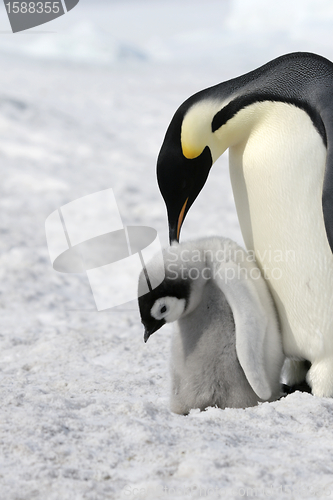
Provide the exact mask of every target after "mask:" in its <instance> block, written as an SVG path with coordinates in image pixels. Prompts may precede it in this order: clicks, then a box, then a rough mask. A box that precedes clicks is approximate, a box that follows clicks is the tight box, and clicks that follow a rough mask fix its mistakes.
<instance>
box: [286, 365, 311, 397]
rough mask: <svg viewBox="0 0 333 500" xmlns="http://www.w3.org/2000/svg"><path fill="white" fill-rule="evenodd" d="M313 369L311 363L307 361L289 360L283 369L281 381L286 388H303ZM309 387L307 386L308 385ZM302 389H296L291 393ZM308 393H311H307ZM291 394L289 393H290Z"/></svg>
mask: <svg viewBox="0 0 333 500" xmlns="http://www.w3.org/2000/svg"><path fill="white" fill-rule="evenodd" d="M310 367H311V363H310V362H309V361H307V360H294V359H289V358H287V359H286V360H285V362H284V365H283V367H282V374H281V380H282V384H283V385H284V386H285V387H289V388H291V389H293V388H294V387H297V386H302V383H303V382H304V380H305V378H306V374H307V373H308V371H309V369H310ZM306 385H307V384H306ZM298 390H301V389H294V390H291V391H290V392H294V391H298ZM307 392H311V390H310V391H307ZM288 394H289V392H288Z"/></svg>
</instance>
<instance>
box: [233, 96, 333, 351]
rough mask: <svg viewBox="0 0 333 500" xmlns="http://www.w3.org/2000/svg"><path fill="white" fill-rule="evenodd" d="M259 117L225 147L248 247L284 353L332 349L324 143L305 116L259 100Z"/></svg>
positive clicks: (332, 261) (332, 273) (332, 271)
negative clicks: (240, 139)
mask: <svg viewBox="0 0 333 500" xmlns="http://www.w3.org/2000/svg"><path fill="white" fill-rule="evenodd" d="M260 106H261V107H263V108H265V113H264V115H263V116H264V118H263V119H262V120H260V121H259V122H258V123H257V124H256V126H255V127H254V128H253V129H252V131H251V133H250V136H249V138H248V139H247V140H246V141H245V142H244V143H243V144H239V145H237V146H234V147H232V148H230V175H231V181H232V184H233V190H234V196H235V202H236V207H237V212H238V217H239V221H240V225H241V229H242V232H243V237H244V241H245V244H246V246H247V248H248V250H254V251H255V255H256V258H257V262H258V264H259V265H260V266H261V268H262V271H263V273H264V274H265V276H266V278H267V279H268V283H269V286H270V289H271V292H272V294H273V296H274V299H275V302H276V306H277V308H278V312H279V316H280V321H281V328H282V337H283V344H284V350H285V353H286V354H287V355H288V356H296V357H303V358H306V359H308V360H310V361H311V360H314V359H318V358H321V357H322V356H323V355H324V354H327V353H328V351H330V352H331V353H333V256H332V252H331V249H330V247H329V244H328V242H327V238H326V231H325V227H324V220H323V213H322V203H321V195H322V185H323V178H324V169H325V161H326V148H325V147H324V145H323V142H322V139H321V137H320V136H319V134H318V132H317V131H316V129H315V128H314V126H313V124H312V122H311V120H310V118H309V116H308V115H307V114H306V113H305V112H304V111H301V110H300V109H298V108H296V107H294V106H291V105H287V104H283V103H262V104H261V105H260Z"/></svg>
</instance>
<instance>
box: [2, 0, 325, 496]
mask: <svg viewBox="0 0 333 500" xmlns="http://www.w3.org/2000/svg"><path fill="white" fill-rule="evenodd" d="M1 9H2V10H1ZM0 13H1V16H0V30H1V32H0V61H1V68H2V72H1V79H0V132H1V140H0V160H1V170H0V172H1V182H0V191H1V193H0V220H1V224H0V233H1V237H0V277H1V280H0V292H1V303H0V304H1V309H0V318H1V330H0V343H1V349H0V352H1V354H0V370H1V372H0V373H1V375H0V376H1V392H2V394H1V401H2V404H1V406H0V447H1V454H0V497H1V499H2V498H3V499H6V500H14V499H15V500H18V499H19V500H32V499H38V500H39V499H41V500H58V499H62V500H66V499H70V500H81V499H87V500H102V499H120V498H129V499H137V498H146V499H152V498H154V499H156V498H161V499H168V498H172V499H183V498H211V499H217V498H228V499H229V498H230V499H240V498H244V497H258V498H265V497H270V498H274V499H275V498H279V499H280V498H295V499H296V498H304V499H313V498H317V497H319V498H320V497H324V498H325V497H331V496H332V495H333V479H332V466H331V465H332V460H333V446H332V444H333V440H332V431H331V429H332V425H333V401H332V400H331V399H326V398H316V397H313V396H312V395H310V394H307V393H299V392H296V393H294V394H291V395H289V396H287V397H285V398H283V399H281V400H279V401H276V402H273V403H264V404H262V405H259V406H258V407H255V408H248V409H245V410H238V409H226V410H220V409H217V408H209V409H208V410H207V411H205V412H201V413H200V412H198V411H197V410H193V411H192V412H191V413H190V415H188V416H186V417H184V416H179V415H175V414H172V413H171V412H170V410H169V406H168V393H169V372H168V356H169V348H170V334H171V327H169V326H165V327H163V329H162V330H161V331H159V332H157V333H156V334H155V335H153V336H152V338H151V339H150V340H149V342H148V343H147V344H144V342H143V331H142V326H141V324H140V319H139V314H138V310H137V305H136V303H134V302H133V303H130V304H126V305H123V306H119V307H117V308H115V309H111V310H107V311H104V312H99V313H98V312H97V311H96V308H95V305H94V301H93V297H92V293H91V290H90V287H89V283H88V280H87V277H86V276H85V275H80V274H73V275H71V274H60V273H57V272H55V271H54V270H53V269H52V267H51V263H50V259H49V255H48V251H47V245H46V240H45V231H44V223H45V220H46V218H47V217H48V216H49V215H50V214H51V213H52V212H53V211H54V210H56V209H57V208H58V207H60V206H62V205H64V204H66V203H69V202H71V201H73V200H75V199H77V198H79V197H82V196H85V195H89V194H91V193H94V192H97V191H100V190H103V189H107V188H110V187H111V188H113V191H114V193H115V196H116V199H117V203H118V206H119V210H120V213H121V216H122V220H123V223H124V224H132V225H147V226H151V227H153V228H155V229H156V230H157V231H158V234H159V236H160V239H161V241H162V243H163V245H166V244H167V221H166V214H165V207H164V203H163V200H162V199H161V196H160V193H159V190H158V187H157V182H156V175H155V164H156V157H157V154H158V151H159V148H160V145H161V143H162V140H163V137H164V133H165V131H166V128H167V125H168V124H169V121H170V119H171V117H172V115H173V113H174V111H175V110H176V108H177V107H178V105H179V104H180V103H181V102H182V101H183V100H184V99H186V98H187V97H188V96H189V95H191V94H192V93H194V92H195V91H197V90H200V89H202V88H205V87H207V86H209V85H213V84H215V83H217V82H219V81H223V80H225V79H227V78H230V77H233V76H237V75H238V74H241V73H244V72H246V71H248V70H251V69H253V68H255V67H256V66H258V65H259V64H262V63H264V62H266V61H268V60H270V59H272V58H273V57H276V56H278V55H280V54H282V53H286V52H290V51H293V50H307V51H312V52H317V53H320V54H322V55H324V56H326V57H328V58H330V59H333V44H332V41H333V30H332V22H333V4H332V2H331V0H318V1H316V2H313V1H312V0H307V1H305V0H294V1H293V2H290V1H288V2H287V1H285V0H280V2H274V3H273V2H265V1H264V0H247V1H246V2H245V1H244V0H230V1H228V0H223V1H221V0H219V1H218V0H207V1H205V2H201V1H200V2H199V1H198V0H193V1H190V0H169V1H168V0H154V1H153V0H150V1H149V0H136V1H135V2H134V0H126V1H110V0H109V1H106V0H105V1H102V0H100V1H94V2H93V1H88V0H81V1H80V3H79V4H78V6H77V7H75V9H73V10H72V11H71V12H70V13H68V14H66V15H65V16H63V17H61V18H58V19H57V20H55V21H53V22H52V23H50V24H48V25H44V26H41V27H38V29H35V30H32V31H34V33H32V31H31V32H27V33H19V34H17V35H12V34H10V32H9V30H10V28H9V22H8V20H7V18H6V16H5V10H4V7H0ZM215 233H218V234H222V235H225V236H228V237H230V238H232V239H235V240H236V241H237V242H238V243H242V238H241V234H240V231H239V227H238V221H237V217H236V213H235V208H234V204H233V197H232V192H231V188H230V183H229V175H228V168H227V156H224V157H223V158H221V159H220V160H219V161H218V162H217V165H216V166H215V167H214V169H212V172H211V175H210V177H209V181H208V182H207V184H206V186H205V188H204V190H203V192H202V193H201V194H200V196H199V198H198V200H197V201H196V203H195V205H194V206H193V208H191V211H190V213H189V215H188V217H187V219H186V221H185V224H184V228H183V232H182V237H183V239H188V238H191V237H199V236H204V235H212V234H215Z"/></svg>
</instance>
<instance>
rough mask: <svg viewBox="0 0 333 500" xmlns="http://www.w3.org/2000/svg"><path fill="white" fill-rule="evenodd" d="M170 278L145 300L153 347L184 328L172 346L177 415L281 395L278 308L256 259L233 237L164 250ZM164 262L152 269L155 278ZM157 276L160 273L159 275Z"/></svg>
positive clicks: (141, 281)
mask: <svg viewBox="0 0 333 500" xmlns="http://www.w3.org/2000/svg"><path fill="white" fill-rule="evenodd" d="M163 257H164V268H165V269H164V270H165V278H164V280H163V281H162V283H161V284H160V285H159V286H158V287H156V288H155V289H153V290H151V291H150V292H149V293H148V294H146V295H142V296H140V295H141V294H140V289H141V290H142V287H143V286H145V279H146V277H145V275H144V273H142V274H141V276H140V279H139V308H140V314H141V320H142V323H143V325H144V326H145V341H147V340H148V338H149V337H150V335H151V334H152V333H154V332H155V331H157V330H158V329H159V328H161V326H163V325H164V324H165V323H169V322H174V321H176V322H177V325H176V328H175V329H174V332H173V337H172V346H171V363H170V368H171V383H172V390H171V410H172V411H173V412H175V413H179V414H187V413H188V412H189V411H190V410H191V409H192V408H200V409H201V410H204V409H205V408H207V407H208V406H218V407H220V408H226V407H232V408H244V407H248V406H254V405H256V404H257V403H258V402H260V401H271V400H274V399H276V398H278V397H279V396H280V372H281V367H282V364H283V360H284V355H283V352H282V345H281V339H280V333H279V327H278V320H277V316H276V312H275V308H274V304H273V301H272V298H271V296H270V293H269V291H268V288H267V286H266V283H265V281H264V279H263V277H262V276H261V273H260V270H259V268H258V267H257V266H256V265H255V263H254V262H253V259H252V258H251V256H250V255H249V254H247V253H246V252H245V250H243V249H242V248H241V247H239V246H238V245H237V244H236V243H235V242H233V241H231V240H229V239H226V238H218V237H214V238H207V239H201V240H197V241H193V242H185V243H182V244H177V243H174V244H173V245H172V246H171V247H169V248H168V249H166V250H164V253H163ZM158 262H160V261H159V260H158V259H156V263H154V260H153V261H152V262H151V263H150V265H149V268H150V272H151V271H152V269H154V265H156V266H158V265H160V264H158ZM156 272H158V270H157V269H156Z"/></svg>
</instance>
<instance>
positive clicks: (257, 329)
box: [215, 261, 274, 400]
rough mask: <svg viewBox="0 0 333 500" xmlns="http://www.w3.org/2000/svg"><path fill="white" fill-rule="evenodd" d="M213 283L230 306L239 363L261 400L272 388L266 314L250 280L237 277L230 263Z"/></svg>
mask: <svg viewBox="0 0 333 500" xmlns="http://www.w3.org/2000/svg"><path fill="white" fill-rule="evenodd" d="M224 267H225V268H224V269H223V272H221V273H216V276H215V282H216V284H217V286H219V288H220V289H221V290H222V292H223V293H224V295H225V296H226V299H227V301H228V303H229V305H230V307H231V310H232V313H233V316H234V321H235V332H236V352H237V357H238V360H239V362H240V365H241V367H242V369H243V371H244V373H245V376H246V378H247V380H248V382H249V384H250V385H251V387H252V389H253V390H254V392H255V393H256V394H257V395H258V396H259V398H261V399H263V400H268V399H270V397H271V396H272V393H273V390H274V389H273V387H271V386H270V381H269V377H268V376H267V372H266V367H265V364H266V363H265V361H267V360H265V341H266V338H267V336H268V334H269V332H268V324H269V321H268V318H267V314H266V312H265V310H264V308H263V306H262V304H261V301H260V299H259V296H258V293H257V291H256V289H255V286H254V284H253V283H252V280H251V279H250V278H248V277H240V268H239V267H238V266H237V264H235V263H234V262H231V261H229V262H227V263H225V264H224Z"/></svg>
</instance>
